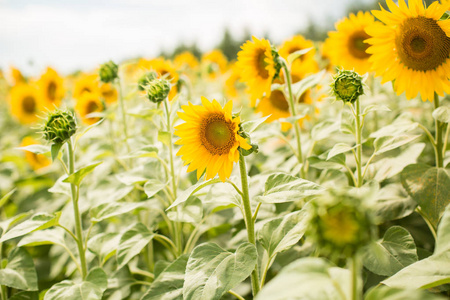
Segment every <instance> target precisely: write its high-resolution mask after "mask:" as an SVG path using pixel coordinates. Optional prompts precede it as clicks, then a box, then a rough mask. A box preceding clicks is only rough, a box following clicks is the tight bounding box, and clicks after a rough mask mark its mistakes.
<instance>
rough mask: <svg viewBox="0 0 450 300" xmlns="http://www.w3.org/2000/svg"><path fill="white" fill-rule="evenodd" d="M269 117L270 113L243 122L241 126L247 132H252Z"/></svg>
mask: <svg viewBox="0 0 450 300" xmlns="http://www.w3.org/2000/svg"><path fill="white" fill-rule="evenodd" d="M269 117H270V115H269V116H266V117H262V118H259V119H256V120H251V121H246V122H243V123H241V127H242V129H243V130H244V131H245V132H246V133H249V134H250V133H252V132H253V131H255V130H256V129H257V128H258V127H259V126H261V124H262V123H264V121H266V120H267V119H268V118H269Z"/></svg>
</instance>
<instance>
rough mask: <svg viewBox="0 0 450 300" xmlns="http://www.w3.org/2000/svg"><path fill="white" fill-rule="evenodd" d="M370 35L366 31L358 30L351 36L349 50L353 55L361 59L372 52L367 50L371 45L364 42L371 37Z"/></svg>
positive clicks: (367, 56)
mask: <svg viewBox="0 0 450 300" xmlns="http://www.w3.org/2000/svg"><path fill="white" fill-rule="evenodd" d="M369 38H370V36H369V35H368V34H367V33H365V32H364V31H362V30H361V31H356V32H355V33H353V35H351V36H350V38H349V40H348V50H349V51H350V54H351V55H352V56H353V57H356V58H359V59H366V58H369V57H370V54H369V53H367V52H366V50H367V48H369V45H368V44H366V43H364V40H366V39H369Z"/></svg>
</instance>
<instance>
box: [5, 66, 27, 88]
mask: <svg viewBox="0 0 450 300" xmlns="http://www.w3.org/2000/svg"><path fill="white" fill-rule="evenodd" d="M9 70H10V75H11V79H12V80H11V81H12V84H13V85H17V84H19V83H25V82H26V79H25V76H23V75H22V72H20V70H19V69H17V68H14V67H10V68H9Z"/></svg>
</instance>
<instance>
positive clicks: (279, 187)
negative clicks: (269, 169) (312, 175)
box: [255, 173, 323, 203]
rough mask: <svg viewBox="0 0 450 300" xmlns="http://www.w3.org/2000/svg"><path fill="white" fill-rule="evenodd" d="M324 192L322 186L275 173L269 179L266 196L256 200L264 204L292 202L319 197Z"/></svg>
mask: <svg viewBox="0 0 450 300" xmlns="http://www.w3.org/2000/svg"><path fill="white" fill-rule="evenodd" d="M322 190H323V188H322V187H321V186H320V185H317V184H315V183H314V182H312V181H308V180H305V179H302V178H298V177H295V176H292V175H288V174H284V173H275V174H272V175H270V176H269V178H268V179H267V181H266V184H265V191H264V194H263V195H262V196H257V197H255V200H256V201H259V202H263V203H283V202H291V201H297V200H302V199H304V198H306V197H309V196H312V195H317V194H318V193H320V192H321V191H322Z"/></svg>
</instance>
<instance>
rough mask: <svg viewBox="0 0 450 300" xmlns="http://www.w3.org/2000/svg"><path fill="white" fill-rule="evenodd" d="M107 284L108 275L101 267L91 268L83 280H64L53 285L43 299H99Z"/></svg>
mask: <svg viewBox="0 0 450 300" xmlns="http://www.w3.org/2000/svg"><path fill="white" fill-rule="evenodd" d="M107 286H108V276H107V275H106V273H105V271H103V269H101V268H95V269H93V270H91V271H90V272H89V274H88V276H87V277H86V280H85V281H82V282H80V283H75V282H73V281H71V280H64V281H61V282H59V283H57V284H55V285H53V286H52V287H51V288H50V289H49V290H48V291H47V293H46V294H45V296H44V300H80V299H82V300H101V299H102V296H103V293H104V292H105V290H106V288H107Z"/></svg>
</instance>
